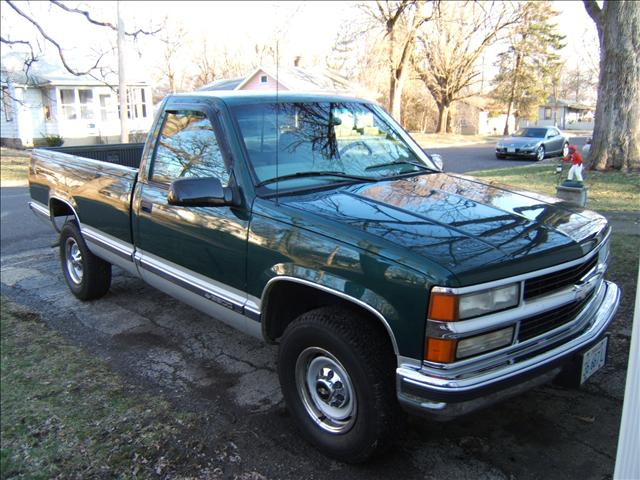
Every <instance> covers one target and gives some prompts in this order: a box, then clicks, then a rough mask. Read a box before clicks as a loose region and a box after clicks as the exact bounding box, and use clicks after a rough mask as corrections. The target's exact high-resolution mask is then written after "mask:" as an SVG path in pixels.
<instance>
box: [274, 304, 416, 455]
mask: <svg viewBox="0 0 640 480" xmlns="http://www.w3.org/2000/svg"><path fill="white" fill-rule="evenodd" d="M316 353H317V355H315V354H316ZM310 354H311V355H312V356H311V357H310V358H309V361H308V362H307V360H306V359H307V357H308V356H309V355H310ZM327 354H328V355H327ZM313 355H315V356H313ZM334 360H335V362H337V365H335V367H336V368H333V367H331V368H333V370H332V369H331V368H329V369H327V368H324V369H323V368H318V370H319V371H320V372H329V373H328V374H327V377H324V376H319V377H318V376H316V377H314V375H313V374H311V373H309V372H313V368H314V367H313V364H314V363H317V362H319V365H323V363H322V362H324V361H329V362H331V361H334ZM305 366H306V367H305ZM395 366H396V360H395V356H394V353H393V349H392V347H391V345H390V344H389V340H388V338H387V337H386V332H384V331H382V329H381V328H378V326H377V325H375V324H371V323H369V320H368V319H367V318H364V317H363V316H361V315H360V314H359V313H357V312H354V311H351V310H348V309H344V308H339V307H322V308H319V309H317V310H312V311H310V312H307V313H304V314H302V315H301V316H300V317H298V318H297V319H296V320H294V321H293V322H292V323H291V324H290V325H289V326H288V327H287V329H286V330H285V333H284V335H283V336H282V339H281V342H280V352H279V355H278V375H279V377H280V385H281V387H282V394H283V396H284V399H285V402H286V404H287V407H288V409H289V411H290V412H291V414H292V416H293V419H294V421H295V423H296V425H297V427H298V428H299V430H300V431H301V433H302V435H303V436H304V438H305V439H307V440H308V441H309V442H310V443H311V444H312V445H314V446H315V447H316V448H317V449H318V450H320V451H321V452H322V453H324V454H325V455H327V456H329V457H332V458H334V459H336V460H339V461H343V462H347V463H360V462H364V461H366V460H367V459H369V458H371V457H372V456H373V455H375V454H378V453H381V452H383V451H384V450H386V449H387V448H388V447H390V446H391V445H392V444H393V443H394V441H395V439H396V437H397V435H398V433H399V432H400V431H401V430H402V425H403V422H404V415H403V413H402V412H401V410H400V407H399V405H398V402H397V399H396V392H395ZM341 368H342V369H343V370H344V372H346V375H344V373H343V372H342V373H341V372H340V369H341ZM334 370H335V373H334ZM299 372H303V374H300V373H299ZM336 375H337V377H336ZM314 378H315V379H314ZM325 378H333V379H334V380H335V379H338V380H340V383H339V382H338V381H334V382H333V385H338V384H339V385H340V387H343V388H341V389H340V388H338V389H334V388H333V386H332V387H331V388H330V389H329V390H323V389H322V386H320V387H318V385H319V384H320V382H322V381H323V380H324V379H325ZM307 382H313V384H314V385H315V386H316V387H315V388H313V390H314V391H315V393H312V392H311V391H310V389H309V388H308V387H307V385H308V383H307ZM343 384H344V385H343ZM349 391H352V392H353V393H354V395H352V396H351V397H349V395H348V394H347V393H345V392H349ZM327 392H331V393H329V394H327ZM336 392H338V394H339V396H338V397H337V398H338V399H339V400H342V401H344V398H345V397H347V398H351V400H350V402H351V403H349V402H347V407H349V405H351V406H352V408H353V409H354V410H352V415H351V416H349V417H347V418H346V419H344V420H341V421H335V422H333V421H332V420H333V419H332V418H330V417H328V416H323V415H317V414H316V415H313V413H312V412H311V410H314V409H315V410H316V411H317V412H320V410H318V408H322V407H318V406H317V405H319V403H317V402H316V403H313V398H315V399H316V400H317V401H320V400H322V398H321V397H322V396H323V393H324V394H325V397H326V398H328V399H329V400H331V399H333V398H334V394H336ZM342 393H344V395H341V394H342ZM312 396H313V397H312ZM305 399H306V400H305ZM327 405H329V402H325V405H323V407H324V408H331V407H327ZM310 409H311V410H310ZM344 411H349V410H344ZM336 417H338V415H336ZM332 426H333V427H334V428H336V429H337V430H339V431H328V428H331V427H332Z"/></svg>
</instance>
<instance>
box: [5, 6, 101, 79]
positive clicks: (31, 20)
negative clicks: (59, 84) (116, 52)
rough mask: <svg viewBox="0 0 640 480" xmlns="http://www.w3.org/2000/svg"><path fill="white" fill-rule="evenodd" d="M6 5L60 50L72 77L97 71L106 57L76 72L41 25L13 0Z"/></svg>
mask: <svg viewBox="0 0 640 480" xmlns="http://www.w3.org/2000/svg"><path fill="white" fill-rule="evenodd" d="M5 1H6V3H7V4H8V5H9V6H10V7H11V8H13V9H14V10H15V11H16V13H18V15H20V16H21V17H23V18H25V19H26V20H27V21H28V22H29V23H31V24H32V25H33V26H34V27H36V29H37V30H38V32H40V35H42V37H43V38H44V39H45V40H46V41H48V42H49V43H50V44H51V45H53V46H54V47H56V49H57V50H58V56H59V57H60V60H61V61H62V64H63V65H64V68H66V69H67V71H68V72H69V73H71V74H72V75H75V76H77V77H79V76H82V75H87V74H89V73H90V72H91V71H92V70H95V69H96V68H98V65H99V64H100V60H102V57H103V56H104V54H102V55H100V56H99V57H98V59H97V60H96V63H95V64H94V65H93V66H92V67H91V68H89V69H88V70H85V71H78V70H75V69H74V68H73V67H71V65H69V63H68V62H67V59H66V58H65V56H64V52H63V50H62V47H61V46H60V44H59V43H58V42H56V41H55V40H54V39H53V38H52V37H50V36H49V35H47V34H46V32H45V31H44V29H43V28H42V27H41V26H40V24H39V23H38V22H36V21H35V20H34V19H33V18H31V17H30V16H29V15H27V14H26V13H24V12H23V11H22V10H20V9H19V8H18V7H16V6H15V5H14V3H13V1H12V0H5Z"/></svg>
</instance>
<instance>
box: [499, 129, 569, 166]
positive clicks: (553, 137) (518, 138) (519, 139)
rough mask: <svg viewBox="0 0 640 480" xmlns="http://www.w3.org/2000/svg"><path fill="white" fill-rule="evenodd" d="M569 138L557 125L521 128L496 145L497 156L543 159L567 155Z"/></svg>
mask: <svg viewBox="0 0 640 480" xmlns="http://www.w3.org/2000/svg"><path fill="white" fill-rule="evenodd" d="M568 153H569V139H568V138H567V137H565V136H564V135H563V134H562V132H560V130H558V129H557V128H555V127H526V128H521V129H520V130H518V131H517V132H516V133H514V134H513V135H512V136H510V137H505V138H501V139H500V140H498V143H497V145H496V158H507V157H521V158H530V159H532V160H537V161H541V160H544V159H545V157H555V156H563V157H565V156H567V154H568Z"/></svg>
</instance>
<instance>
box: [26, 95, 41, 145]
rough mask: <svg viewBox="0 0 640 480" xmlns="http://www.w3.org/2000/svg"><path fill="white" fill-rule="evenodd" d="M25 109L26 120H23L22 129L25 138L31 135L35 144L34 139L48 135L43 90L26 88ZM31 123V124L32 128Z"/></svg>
mask: <svg viewBox="0 0 640 480" xmlns="http://www.w3.org/2000/svg"><path fill="white" fill-rule="evenodd" d="M24 110H25V112H24V114H25V116H26V121H25V123H24V124H22V122H21V125H20V127H21V128H20V131H21V133H22V136H23V139H25V138H29V137H31V139H32V142H31V144H30V145H33V139H36V138H42V137H44V136H45V135H46V127H45V123H44V103H43V100H42V90H40V89H39V88H28V89H27V90H26V92H25V100H24ZM29 125H31V128H30V129H29ZM23 127H24V128H23Z"/></svg>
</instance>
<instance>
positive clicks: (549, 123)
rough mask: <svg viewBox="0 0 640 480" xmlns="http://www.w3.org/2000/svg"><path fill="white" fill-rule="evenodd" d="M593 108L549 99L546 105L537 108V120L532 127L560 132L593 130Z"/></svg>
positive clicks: (567, 101)
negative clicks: (559, 130)
mask: <svg viewBox="0 0 640 480" xmlns="http://www.w3.org/2000/svg"><path fill="white" fill-rule="evenodd" d="M595 111H596V109H595V107H593V106H590V105H583V104H581V103H577V102H572V101H570V100H562V99H560V98H559V99H558V100H557V101H555V100H554V99H553V97H549V99H548V100H547V103H545V104H544V105H540V106H539V107H538V118H537V119H536V121H535V123H533V122H530V123H531V124H533V125H536V126H540V127H558V128H560V129H562V130H593V125H594V123H593V121H594V117H595Z"/></svg>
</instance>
